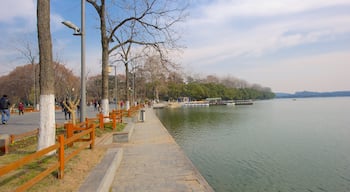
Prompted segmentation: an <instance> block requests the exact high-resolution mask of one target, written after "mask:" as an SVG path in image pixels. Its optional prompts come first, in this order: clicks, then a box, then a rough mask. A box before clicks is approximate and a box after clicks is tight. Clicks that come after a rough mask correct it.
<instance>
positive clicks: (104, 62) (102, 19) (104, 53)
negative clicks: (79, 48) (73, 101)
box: [99, 1, 109, 116]
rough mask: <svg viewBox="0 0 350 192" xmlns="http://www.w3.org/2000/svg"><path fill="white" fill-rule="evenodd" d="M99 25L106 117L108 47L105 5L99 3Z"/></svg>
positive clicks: (107, 109) (105, 111)
mask: <svg viewBox="0 0 350 192" xmlns="http://www.w3.org/2000/svg"><path fill="white" fill-rule="evenodd" d="M99 14H100V25H101V44H102V100H101V104H102V113H103V115H104V116H108V113H109V102H108V74H109V73H108V64H109V53H108V49H109V45H108V43H109V42H108V37H107V29H106V17H105V14H106V13H105V3H104V1H101V6H100V11H99Z"/></svg>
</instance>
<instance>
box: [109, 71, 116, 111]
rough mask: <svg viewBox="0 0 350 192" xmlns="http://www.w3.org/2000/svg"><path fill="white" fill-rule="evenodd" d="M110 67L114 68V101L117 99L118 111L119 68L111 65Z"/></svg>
mask: <svg viewBox="0 0 350 192" xmlns="http://www.w3.org/2000/svg"><path fill="white" fill-rule="evenodd" d="M109 66H110V67H114V99H115V110H118V92H117V90H118V79H117V66H116V65H109Z"/></svg>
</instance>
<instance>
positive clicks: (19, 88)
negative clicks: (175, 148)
mask: <svg viewBox="0 0 350 192" xmlns="http://www.w3.org/2000/svg"><path fill="white" fill-rule="evenodd" d="M151 61H153V62H154V60H152V59H148V60H146V61H145V62H144V64H143V65H140V66H139V67H138V69H137V70H136V71H134V73H133V74H131V75H129V78H130V79H129V82H131V83H130V85H131V86H130V87H129V88H128V89H126V87H125V83H126V75H125V74H117V83H118V85H117V91H116V92H114V90H115V87H116V86H115V79H114V78H115V77H114V75H112V74H110V76H109V79H108V81H109V84H110V86H109V93H110V94H109V95H110V100H111V101H112V100H113V98H114V97H115V95H114V93H117V95H116V96H117V98H118V101H121V100H124V101H126V100H128V98H127V94H126V92H127V91H128V92H129V94H130V95H131V97H130V98H129V100H130V101H131V102H134V101H138V102H144V101H146V100H166V101H168V100H177V99H178V98H180V97H189V98H190V99H191V100H203V99H206V98H216V97H220V98H221V99H223V100H241V99H253V100H256V99H271V98H274V97H275V94H274V93H273V92H272V91H271V89H270V88H267V87H262V86H260V85H258V84H249V83H248V82H246V81H244V80H241V79H237V78H235V77H224V78H221V77H217V76H214V75H208V76H206V77H198V75H192V76H191V75H184V74H183V73H181V72H180V71H179V70H173V71H172V72H166V71H165V70H163V71H160V72H159V71H158V72H155V71H156V70H154V68H157V69H158V70H159V68H160V67H159V65H154V66H152V67H150V64H149V63H150V62H151ZM140 63H141V62H140ZM54 66H55V98H56V100H57V101H61V100H63V99H65V98H66V97H78V96H79V93H80V87H79V85H80V84H79V83H80V82H79V81H80V78H79V77H77V76H75V75H74V74H73V72H72V70H69V69H67V68H66V67H65V65H63V64H59V63H55V65H54ZM33 67H35V69H36V70H34V68H33ZM37 67H38V66H37V64H35V65H32V64H27V65H24V66H20V67H17V68H15V69H14V70H13V71H12V72H10V73H9V74H8V75H5V76H2V77H0V92H1V93H3V94H7V95H9V96H10V98H11V100H12V101H13V103H18V102H23V103H25V104H30V105H33V104H34V103H38V102H39V101H38V100H39V95H40V93H39V86H38V84H39V78H38V77H36V78H35V77H34V76H38V72H37V69H38V68H37ZM194 76H195V77H194ZM34 82H35V84H34ZM100 88H101V75H97V76H92V77H89V78H88V80H87V98H88V99H87V101H91V100H93V99H96V98H100V97H101V89H100Z"/></svg>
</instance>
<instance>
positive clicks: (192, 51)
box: [0, 0, 350, 93]
mask: <svg viewBox="0 0 350 192" xmlns="http://www.w3.org/2000/svg"><path fill="white" fill-rule="evenodd" d="M80 2H81V1H80V0H51V33H52V40H53V47H54V58H55V59H57V60H59V61H61V62H62V63H64V64H65V65H66V66H67V68H70V69H72V70H73V72H74V73H75V74H77V75H80V38H79V37H77V36H73V35H72V33H73V31H72V30H70V29H68V28H67V27H65V26H64V25H62V24H61V22H62V21H65V20H70V21H72V22H73V23H75V24H77V26H80ZM186 2H190V6H189V8H188V12H189V16H188V17H187V19H186V21H185V22H184V23H181V24H180V26H179V29H181V33H182V39H181V44H183V45H184V46H185V47H186V48H185V49H184V50H183V52H182V55H181V57H180V59H177V62H179V63H180V64H181V66H182V67H183V68H184V71H185V72H188V73H191V74H200V75H203V76H206V75H216V76H221V77H226V76H231V77H236V78H239V79H243V80H246V81H247V82H249V83H252V84H253V83H256V84H260V85H262V86H264V87H270V88H271V89H272V91H274V92H287V93H294V92H296V91H304V90H308V91H320V92H327V91H338V90H350V11H349V10H350V0H264V1H261V0H191V1H186ZM97 26H98V17H97V14H96V12H95V10H93V8H92V7H91V5H89V4H88V3H86V65H87V75H95V74H98V73H100V72H101V51H100V49H101V48H100V47H101V45H100V36H99V31H98V29H97ZM35 33H36V1H34V0H11V1H4V2H2V6H1V7H0V76H1V75H6V74H8V73H9V72H10V71H12V70H13V69H14V68H15V67H16V66H20V65H23V64H25V63H29V62H28V60H26V59H24V58H23V57H21V55H20V53H19V52H18V50H16V48H18V47H20V45H21V44H22V45H23V43H21V42H28V40H31V41H32V42H34V43H33V45H36V42H35V38H34V37H35V36H36V34H35ZM118 70H120V73H122V70H123V69H122V66H120V68H119V67H118Z"/></svg>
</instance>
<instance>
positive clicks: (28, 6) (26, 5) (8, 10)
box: [0, 0, 36, 23]
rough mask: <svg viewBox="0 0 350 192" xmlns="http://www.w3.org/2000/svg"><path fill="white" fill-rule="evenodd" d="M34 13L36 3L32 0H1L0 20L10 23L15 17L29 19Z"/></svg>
mask: <svg viewBox="0 0 350 192" xmlns="http://www.w3.org/2000/svg"><path fill="white" fill-rule="evenodd" d="M35 15H36V5H35V3H34V1H33V0H25V1H23V0H11V1H2V2H1V6H0V22H3V23H11V22H15V19H17V18H21V19H28V20H31V19H33V18H34V17H35Z"/></svg>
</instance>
